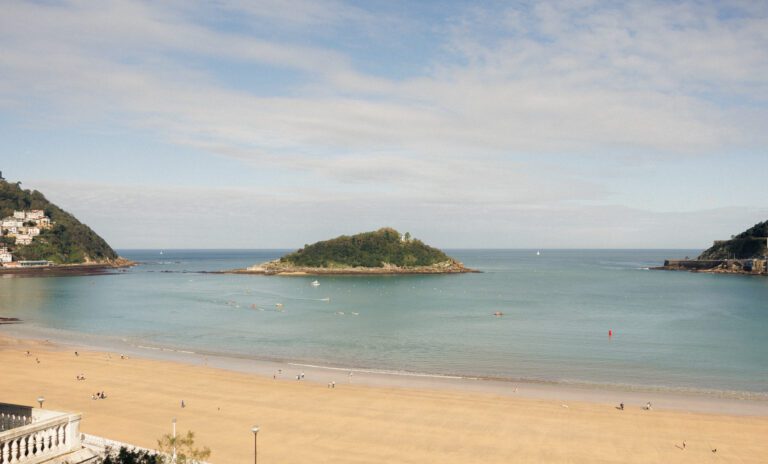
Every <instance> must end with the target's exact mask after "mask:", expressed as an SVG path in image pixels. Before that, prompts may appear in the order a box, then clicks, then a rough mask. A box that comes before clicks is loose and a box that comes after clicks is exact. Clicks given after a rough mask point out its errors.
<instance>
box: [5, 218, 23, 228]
mask: <svg viewBox="0 0 768 464" xmlns="http://www.w3.org/2000/svg"><path fill="white" fill-rule="evenodd" d="M23 225H24V221H23V220H21V219H17V218H15V217H7V218H5V219H3V222H2V223H0V227H2V228H3V229H10V228H11V227H21V226H23Z"/></svg>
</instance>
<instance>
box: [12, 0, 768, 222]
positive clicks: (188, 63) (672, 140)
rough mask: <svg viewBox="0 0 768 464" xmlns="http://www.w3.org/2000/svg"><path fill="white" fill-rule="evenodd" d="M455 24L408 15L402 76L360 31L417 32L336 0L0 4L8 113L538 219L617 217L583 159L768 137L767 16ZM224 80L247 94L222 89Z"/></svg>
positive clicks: (652, 15) (586, 5)
mask: <svg viewBox="0 0 768 464" xmlns="http://www.w3.org/2000/svg"><path fill="white" fill-rule="evenodd" d="M452 11H454V10H452ZM455 11H459V13H458V14H455V15H453V14H452V16H450V17H430V18H422V19H421V20H420V21H421V23H420V26H422V27H423V28H424V29H427V30H429V31H432V32H431V34H430V39H431V40H432V41H434V42H435V43H436V48H437V49H438V50H439V53H435V54H432V55H430V56H429V57H428V60H427V61H426V62H425V63H423V65H422V66H419V67H413V68H411V69H409V70H408V71H407V72H403V73H398V75H397V76H395V75H394V74H390V73H387V72H375V71H371V67H370V66H367V61H366V60H377V59H382V60H383V59H384V58H383V56H385V55H386V53H384V52H386V50H383V49H382V47H386V45H382V43H380V41H379V40H378V39H379V36H377V35H375V34H374V35H369V36H366V35H365V34H366V33H365V32H361V31H363V30H364V29H366V28H368V26H370V28H368V29H375V28H376V27H379V28H382V27H383V26H382V24H384V23H385V24H386V28H388V29H391V32H390V36H392V37H394V38H393V39H392V40H400V41H402V42H407V40H408V37H407V34H408V33H409V31H412V28H413V26H414V21H416V20H414V18H403V19H404V22H406V23H407V27H406V26H403V28H402V29H398V25H397V23H398V22H397V18H393V17H392V16H391V14H389V13H387V14H386V15H384V14H382V15H381V18H384V19H381V18H380V17H379V16H377V14H376V12H375V11H368V10H366V9H364V8H362V7H359V6H355V5H351V4H348V3H345V2H340V1H333V0H329V1H324V2H308V1H304V0H297V1H292V2H277V1H273V0H263V1H259V2H240V1H235V0H231V1H229V0H221V1H218V2H214V3H213V4H209V5H206V6H204V7H202V6H199V5H190V4H188V3H186V2H179V3H175V4H174V3H159V4H158V3H153V2H130V1H109V2H98V3H92V2H83V1H77V0H73V1H68V2H57V3H29V2H6V3H5V4H4V5H3V14H2V15H0V111H2V112H3V113H4V114H5V115H6V116H10V119H11V120H13V121H15V122H16V123H18V124H22V123H23V124H25V125H28V126H34V125H48V126H55V127H74V128H77V129H78V130H83V131H85V132H86V133H87V131H88V130H89V127H98V126H99V125H101V124H104V123H105V121H106V122H107V123H108V124H110V125H112V126H114V127H121V128H124V129H126V130H138V131H150V132H151V133H153V134H155V135H156V136H157V137H159V138H161V139H163V140H165V141H166V142H169V143H172V144H176V145H178V146H180V147H184V148H188V149H189V150H195V151H204V152H207V153H210V154H211V155H213V156H219V157H229V158H236V159H239V160H243V161H245V162H246V163H250V164H251V165H259V166H260V167H264V168H267V169H279V170H283V171H287V172H297V173H301V174H302V175H308V176H310V177H311V178H314V179H316V184H315V185H312V186H300V187H298V188H310V187H314V186H316V185H326V186H327V187H328V190H327V191H326V195H329V194H330V192H343V191H346V190H345V189H348V188H349V189H356V188H358V187H356V185H357V186H359V185H360V184H365V187H366V189H367V190H368V191H369V192H371V193H372V194H377V195H382V196H386V195H390V194H391V195H397V196H400V197H408V196H409V195H410V197H411V198H414V199H417V201H421V202H422V204H423V205H433V204H434V203H431V202H432V201H433V200H434V199H439V200H440V201H441V202H443V203H441V204H458V203H460V202H466V203H467V204H471V203H472V202H478V203H480V202H483V203H485V204H487V205H501V204H507V205H512V206H515V207H519V208H522V209H525V208H527V210H528V211H532V210H537V209H540V208H546V209H547V210H548V211H550V212H551V211H554V208H556V207H561V208H566V209H568V208H572V207H574V205H575V204H577V203H578V204H580V205H581V206H582V207H587V206H592V205H594V204H597V203H601V204H603V206H606V205H610V204H613V202H614V201H613V195H614V193H616V192H615V191H614V189H615V186H613V187H608V186H607V185H606V184H604V183H603V182H602V181H601V180H600V176H599V175H598V174H590V169H587V168H585V166H590V167H592V168H593V169H591V171H592V172H598V171H601V169H602V167H603V166H604V165H612V163H615V160H617V159H626V160H627V162H626V164H625V166H626V170H625V172H624V173H623V175H627V176H629V175H631V174H630V171H631V169H632V166H633V164H634V163H636V162H637V160H638V159H640V158H642V159H649V160H652V161H651V162H652V163H662V162H664V160H670V159H675V160H676V159H696V158H697V157H699V156H708V157H712V156H718V154H719V153H723V154H725V153H739V152H755V151H756V150H760V149H761V147H763V146H764V145H765V143H766V142H768V136H766V134H765V131H764V126H765V122H766V121H768V81H766V80H765V79H764V77H763V76H765V75H766V74H768V52H766V50H768V32H766V31H768V11H766V8H763V7H761V6H760V5H755V4H751V3H749V2H747V3H730V4H722V3H715V2H676V3H674V4H670V3H667V2H658V3H657V2H628V3H618V4H617V3H613V2H594V1H584V2H565V1H563V2H560V1H556V2H531V3H525V2H523V3H516V4H514V5H509V6H506V7H499V6H498V5H495V4H494V5H479V6H469V5H468V6H466V7H465V8H463V9H459V10H455ZM350 29H355V30H357V32H356V33H355V34H354V37H355V38H356V39H358V40H361V41H362V42H361V44H358V46H357V47H356V48H355V50H356V52H351V51H350V47H348V46H346V44H344V41H345V40H347V39H348V38H349V35H348V34H347V33H346V31H348V30H350ZM388 32H389V31H388ZM398 34H404V37H400V38H398V37H397V35H398ZM392 62H393V63H397V59H393V60H392ZM232 73H245V75H246V76H252V77H254V79H255V81H254V83H250V82H249V81H248V80H247V79H245V81H243V82H237V83H233V80H237V79H235V78H236V77H238V76H236V75H233V74H232ZM256 78H258V79H256ZM256 82H261V83H264V82H266V83H267V84H263V85H262V84H257V83H256ZM723 156H725V155H723ZM563 160H570V161H567V162H563ZM338 201H341V200H338ZM415 201H416V200H415ZM704 207H705V205H699V209H703V208H704ZM550 214H555V213H550Z"/></svg>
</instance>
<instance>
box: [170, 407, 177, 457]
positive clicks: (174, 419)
mask: <svg viewBox="0 0 768 464" xmlns="http://www.w3.org/2000/svg"><path fill="white" fill-rule="evenodd" d="M171 423H172V424H173V454H172V455H171V462H172V463H174V464H176V418H175V417H174V418H173V420H172V421H171Z"/></svg>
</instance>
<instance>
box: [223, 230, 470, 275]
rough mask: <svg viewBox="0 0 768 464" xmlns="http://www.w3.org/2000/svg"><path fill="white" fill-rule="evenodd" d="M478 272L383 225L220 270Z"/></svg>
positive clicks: (276, 272) (270, 272)
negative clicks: (272, 257) (267, 258)
mask: <svg viewBox="0 0 768 464" xmlns="http://www.w3.org/2000/svg"><path fill="white" fill-rule="evenodd" d="M474 272H479V271H477V270H475V269H470V268H467V267H465V266H464V264H462V263H460V262H459V261H457V260H455V259H453V258H451V257H450V256H448V255H446V254H445V253H444V252H442V251H441V250H438V249H437V248H433V247H431V246H428V245H425V244H424V243H423V242H421V241H420V240H417V239H414V238H411V235H410V234H409V233H407V232H406V233H405V234H400V233H399V232H398V231H396V230H395V229H392V228H389V227H385V228H381V229H379V230H376V231H373V232H364V233H361V234H357V235H352V236H346V235H342V236H340V237H337V238H334V239H331V240H325V241H321V242H317V243H314V244H312V245H305V246H304V248H302V249H300V250H298V251H296V252H294V253H290V254H288V255H285V256H283V257H282V258H280V259H276V260H274V261H269V262H266V263H261V264H257V265H254V266H250V267H248V268H245V269H232V270H229V271H220V273H222V274H256V275H282V276H291V275H293V276H302V275H395V274H464V273H474Z"/></svg>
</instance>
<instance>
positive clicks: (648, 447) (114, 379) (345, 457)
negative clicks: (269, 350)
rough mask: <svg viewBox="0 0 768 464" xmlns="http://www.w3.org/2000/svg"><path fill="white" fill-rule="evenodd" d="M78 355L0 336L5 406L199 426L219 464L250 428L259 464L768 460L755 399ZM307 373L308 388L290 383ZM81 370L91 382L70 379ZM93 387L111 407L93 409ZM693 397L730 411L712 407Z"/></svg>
mask: <svg viewBox="0 0 768 464" xmlns="http://www.w3.org/2000/svg"><path fill="white" fill-rule="evenodd" d="M74 349H77V348H73V347H72V346H68V345H61V344H54V343H50V342H45V341H35V340H28V339H16V338H11V337H8V336H2V338H0V365H2V366H3V375H2V376H0V388H1V389H2V392H3V398H2V401H4V402H9V403H19V404H28V405H32V404H34V400H35V398H36V397H37V396H38V395H41V394H42V395H44V396H45V398H46V402H45V407H46V408H50V409H54V410H61V411H76V412H82V413H83V421H82V430H83V431H84V432H86V433H91V434H95V435H100V436H105V437H108V438H111V439H114V440H120V441H125V442H131V443H135V444H137V445H141V446H145V447H153V446H155V444H156V439H157V438H158V437H160V436H161V435H162V434H164V433H167V432H169V430H170V427H171V420H172V418H173V417H176V418H177V420H178V428H179V430H180V431H185V430H193V431H194V432H195V433H196V434H197V442H198V443H199V444H200V445H206V446H209V447H210V448H211V449H212V451H213V454H212V456H211V461H212V462H216V463H247V462H252V459H253V436H252V434H251V432H250V427H251V426H252V425H254V424H258V425H259V426H260V427H261V432H260V433H259V460H260V462H281V463H292V462H295V463H299V462H349V463H353V462H354V463H374V462H413V463H422V462H444V463H452V462H498V463H506V462H531V463H533V462H570V463H581V462H583V463H593V462H637V463H647V462H691V463H700V462H740V463H749V462H754V463H758V462H765V461H764V459H765V456H768V443H766V441H765V437H766V436H768V415H766V414H764V412H765V409H764V408H765V405H764V404H762V403H760V402H754V403H753V402H741V403H740V404H742V405H746V407H743V408H742V411H739V410H738V408H737V409H733V411H732V412H731V413H702V412H693V410H695V409H697V408H696V407H695V404H696V402H695V401H694V402H693V403H691V404H692V405H694V406H693V407H692V410H691V411H685V410H672V409H667V408H665V407H664V406H663V405H660V404H659V403H658V402H655V403H654V409H653V410H651V411H644V410H642V408H641V406H642V404H643V403H641V402H640V401H639V398H640V396H632V395H623V396H625V397H627V398H629V400H628V401H625V404H626V408H625V410H624V411H620V410H618V409H616V408H615V404H613V402H612V400H613V399H614V397H615V396H616V395H617V393H615V392H614V393H613V394H607V395H603V396H600V395H599V394H594V398H592V399H593V400H588V401H584V400H582V401H579V400H576V399H573V398H576V397H575V396H574V395H568V394H565V393H553V392H550V393H549V394H544V396H542V397H541V398H537V397H536V394H533V395H523V394H518V392H517V391H515V390H512V387H511V386H510V387H509V389H510V391H507V392H504V393H505V394H501V393H502V392H501V391H499V390H493V389H490V390H488V391H478V389H477V388H462V387H461V385H460V384H457V383H456V382H453V383H450V382H449V384H448V385H447V386H446V385H443V384H442V383H441V381H440V380H439V379H438V381H437V382H433V381H432V380H430V379H413V380H408V379H406V380H403V379H395V380H392V384H393V385H397V386H386V383H383V382H375V381H373V380H371V378H368V379H367V380H366V376H365V374H364V373H355V375H353V376H352V377H351V379H350V376H349V373H348V372H345V371H333V370H322V369H313V368H308V367H304V366H295V365H285V366H284V368H282V369H283V373H282V374H277V375H276V377H277V378H276V379H273V378H272V376H271V375H265V374H264V373H263V372H262V373H246V372H238V371H236V370H232V369H222V368H217V367H211V366H205V365H193V364H191V363H187V362H178V361H177V362H171V361H166V360H157V359H146V358H137V357H135V356H134V355H128V356H127V358H126V359H121V357H120V353H107V352H100V351H93V350H78V352H79V356H75V354H74ZM27 350H29V351H30V352H31V355H30V356H27V355H26V351H27ZM38 359H39V361H40V362H39V363H38V362H37V360H38ZM206 362H207V360H206ZM272 367H273V366H267V367H265V368H270V369H271V368H272ZM301 372H304V373H305V379H304V380H303V381H297V380H296V375H297V374H299V373H301ZM81 373H82V374H84V375H85V376H86V380H84V381H78V380H76V376H77V375H78V374H81ZM372 378H373V377H372ZM330 379H333V380H330ZM448 380H449V381H450V379H448ZM331 381H335V382H336V387H335V388H329V387H328V382H331ZM372 382H373V383H374V385H371V383H372ZM420 382H421V383H420ZM409 385H410V386H409ZM417 387H418V388H417ZM515 388H517V387H515ZM520 389H521V390H523V389H528V387H527V386H523V387H520ZM545 390H546V389H545ZM96 391H104V392H105V393H106V395H107V399H105V400H92V399H91V394H92V393H94V392H96ZM520 393H522V392H520ZM556 396H560V397H561V398H571V399H554V397H556ZM646 396H647V395H646ZM542 398H544V399H542ZM585 398H586V397H585ZM601 398H602V399H603V400H604V401H602V402H601V401H600V399H601ZM181 400H184V402H185V406H186V407H184V408H181V406H180V404H181ZM698 401H699V402H703V403H712V404H715V405H716V406H714V407H713V408H714V410H718V408H719V409H724V410H729V408H728V406H727V402H726V403H722V402H718V401H719V400H717V399H711V400H698ZM683 409H685V408H684V407H683ZM741 412H743V413H746V414H752V415H745V414H741ZM755 414H757V415H755ZM683 441H685V442H686V447H685V450H683V449H681V448H682V443H683ZM712 449H717V452H716V453H713V452H712Z"/></svg>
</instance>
